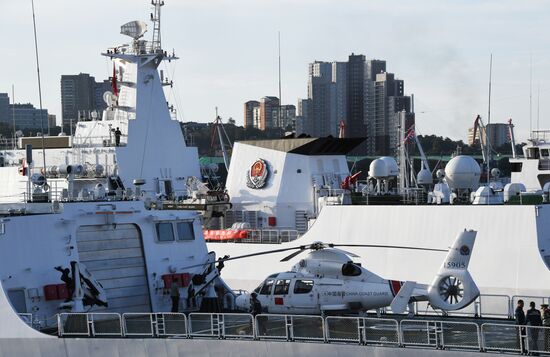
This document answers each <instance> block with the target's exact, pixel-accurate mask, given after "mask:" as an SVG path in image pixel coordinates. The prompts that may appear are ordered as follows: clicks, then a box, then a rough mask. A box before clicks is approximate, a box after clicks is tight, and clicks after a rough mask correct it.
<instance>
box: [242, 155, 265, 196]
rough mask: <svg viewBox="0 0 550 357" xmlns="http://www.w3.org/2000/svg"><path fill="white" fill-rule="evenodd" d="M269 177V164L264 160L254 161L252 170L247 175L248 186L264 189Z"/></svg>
mask: <svg viewBox="0 0 550 357" xmlns="http://www.w3.org/2000/svg"><path fill="white" fill-rule="evenodd" d="M268 175H269V168H268V166H267V162H266V161H265V160H262V159H258V160H256V161H254V163H253V164H252V166H251V167H250V170H248V172H247V173H246V185H247V186H248V187H250V188H255V189H258V188H262V187H264V186H265V183H266V181H267V177H268Z"/></svg>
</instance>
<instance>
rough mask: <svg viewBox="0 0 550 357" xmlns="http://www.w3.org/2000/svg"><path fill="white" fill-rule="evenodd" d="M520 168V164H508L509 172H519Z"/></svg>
mask: <svg viewBox="0 0 550 357" xmlns="http://www.w3.org/2000/svg"><path fill="white" fill-rule="evenodd" d="M521 166H522V163H521V162H512V163H511V164H510V171H511V172H521Z"/></svg>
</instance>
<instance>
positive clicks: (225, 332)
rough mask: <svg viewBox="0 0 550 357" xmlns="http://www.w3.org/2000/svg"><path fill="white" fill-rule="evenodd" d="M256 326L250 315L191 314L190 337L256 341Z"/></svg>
mask: <svg viewBox="0 0 550 357" xmlns="http://www.w3.org/2000/svg"><path fill="white" fill-rule="evenodd" d="M254 326H255V323H254V317H253V316H252V315H250V314H221V313H220V314H211V313H200V312H196V313H195V312H193V313H190V314H189V337H207V338H218V339H226V338H238V339H254V336H255V327H254Z"/></svg>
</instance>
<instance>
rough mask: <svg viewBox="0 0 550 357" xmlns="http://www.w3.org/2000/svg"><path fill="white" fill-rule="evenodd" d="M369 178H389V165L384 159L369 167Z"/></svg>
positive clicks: (374, 162)
mask: <svg viewBox="0 0 550 357" xmlns="http://www.w3.org/2000/svg"><path fill="white" fill-rule="evenodd" d="M369 176H370V177H374V178H384V177H388V176H389V170H388V165H386V162H385V161H384V160H382V159H376V160H374V161H373V162H371V163H370V165H369Z"/></svg>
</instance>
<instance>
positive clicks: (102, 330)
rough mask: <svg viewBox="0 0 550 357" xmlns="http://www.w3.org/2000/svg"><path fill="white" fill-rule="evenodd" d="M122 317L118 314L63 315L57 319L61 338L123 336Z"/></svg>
mask: <svg viewBox="0 0 550 357" xmlns="http://www.w3.org/2000/svg"><path fill="white" fill-rule="evenodd" d="M121 321H122V320H121V316H120V315H119V314H117V313H62V314H59V315H58V317H57V327H58V334H59V336H63V337H79V336H80V337H83V336H87V337H94V336H112V337H114V336H123V331H122V322H121Z"/></svg>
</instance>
